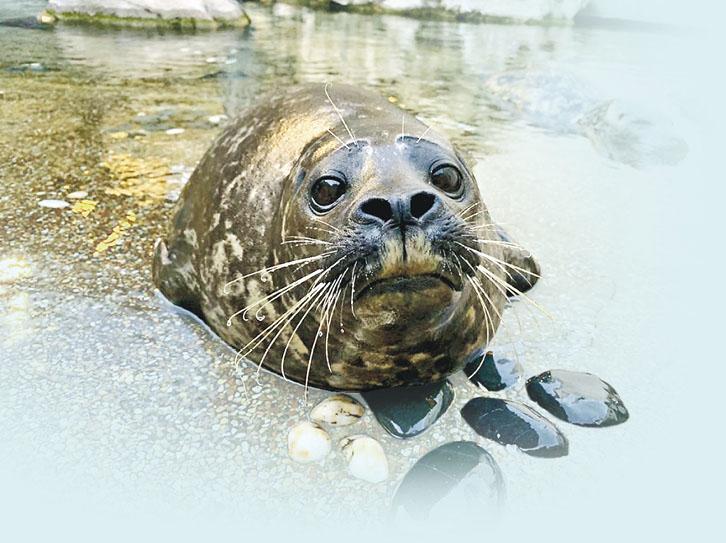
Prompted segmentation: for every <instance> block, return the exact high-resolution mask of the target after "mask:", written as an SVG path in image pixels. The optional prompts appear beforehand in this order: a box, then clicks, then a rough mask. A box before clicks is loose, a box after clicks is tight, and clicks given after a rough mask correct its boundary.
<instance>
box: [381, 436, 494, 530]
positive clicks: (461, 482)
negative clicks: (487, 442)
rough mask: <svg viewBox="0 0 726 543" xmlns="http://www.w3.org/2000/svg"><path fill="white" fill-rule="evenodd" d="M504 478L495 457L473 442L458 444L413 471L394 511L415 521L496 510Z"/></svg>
mask: <svg viewBox="0 0 726 543" xmlns="http://www.w3.org/2000/svg"><path fill="white" fill-rule="evenodd" d="M503 498H504V479H503V478H502V473H501V471H500V469H499V466H498V465H497V463H496V461H495V460H494V458H492V456H491V455H490V454H489V453H488V452H487V451H485V450H484V449H482V448H481V447H480V446H479V445H477V444H476V443H474V442H472V441H455V442H453V443H447V444H445V445H442V446H440V447H438V448H436V449H434V450H433V451H430V452H428V453H427V454H426V455H424V456H423V457H422V458H421V459H420V460H419V461H418V462H416V464H414V466H413V467H412V468H411V469H410V470H409V472H408V473H407V474H406V476H405V477H404V478H403V481H401V484H400V486H399V487H398V490H397V491H396V494H395V496H394V497H393V512H394V515H395V516H396V517H397V518H399V517H400V516H401V515H402V514H405V515H407V516H408V517H409V518H413V519H425V518H427V517H429V516H431V514H432V512H435V513H436V517H437V518H441V517H440V514H441V513H443V512H448V511H452V512H455V513H456V514H461V513H462V512H465V511H468V510H471V511H474V512H476V513H477V514H478V515H479V516H481V515H482V514H485V515H486V514H487V513H491V512H493V511H496V509H497V508H498V506H499V505H500V504H501V502H502V500H503Z"/></svg>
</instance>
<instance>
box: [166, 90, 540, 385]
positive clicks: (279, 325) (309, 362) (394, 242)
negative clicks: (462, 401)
mask: <svg viewBox="0 0 726 543" xmlns="http://www.w3.org/2000/svg"><path fill="white" fill-rule="evenodd" d="M515 253H516V254H517V255H519V260H517V262H519V263H520V264H521V262H523V261H524V260H523V259H522V258H521V251H520V249H519V248H518V247H516V246H515V245H514V244H513V243H511V242H510V241H505V240H502V237H501V236H500V234H499V233H498V230H497V228H496V227H495V225H494V224H493V223H492V221H491V218H490V216H489V213H488V211H487V209H486V207H485V206H484V204H483V202H482V201H481V195H480V193H479V189H478V186H477V183H476V181H475V179H474V177H473V176H472V174H471V172H470V171H469V169H468V168H467V166H466V164H465V162H464V160H463V158H462V157H461V156H460V154H459V153H458V152H457V151H456V149H455V148H454V147H453V146H452V145H451V144H450V143H449V142H448V141H447V140H446V139H445V138H444V137H442V136H441V135H438V134H436V133H435V132H434V131H433V130H431V129H429V127H427V126H426V125H424V124H422V123H421V122H420V121H418V120H417V119H416V118H415V117H413V116H411V115H409V114H407V113H405V112H403V111H401V110H400V109H398V108H396V107H395V106H393V105H392V104H390V103H389V102H388V101H387V100H385V99H383V98H381V97H379V96H377V95H375V94H372V93H369V92H366V91H363V90H360V89H357V88H353V87H347V86H337V85H336V86H334V87H330V89H328V88H327V87H323V85H306V86H302V87H298V88H294V89H290V90H287V91H286V92H283V93H281V94H279V95H275V96H272V97H269V98H268V99H267V100H265V101H264V102H262V103H261V104H260V105H258V106H257V107H254V108H252V109H251V110H249V111H247V112H246V113H244V114H243V115H242V116H240V117H239V118H237V119H236V120H235V121H233V122H232V123H230V124H229V125H228V126H227V128H226V129H225V130H224V131H223V132H222V134H221V135H220V136H219V137H218V138H217V140H216V141H215V142H214V144H213V145H212V146H211V148H210V149H209V150H208V151H207V153H206V154H205V155H204V157H203V158H202V160H201V162H200V163H199V165H198V166H197V168H196V170H195V171H194V173H193V174H192V176H191V178H190V180H189V182H188V184H187V185H186V186H185V188H184V190H183V191H182V194H181V197H180V200H179V202H178V205H177V208H176V211H175V214H174V218H173V220H172V222H171V225H170V228H169V231H168V234H167V236H166V238H165V239H163V240H160V241H159V242H157V245H156V248H155V254H154V264H153V277H154V282H155V284H156V285H157V287H158V288H159V289H160V290H161V292H162V293H163V294H164V295H165V296H166V297H167V298H169V299H170V300H171V301H172V302H174V303H176V304H178V305H180V306H182V307H185V308H187V309H189V310H191V311H193V312H194V313H196V314H197V315H199V316H200V317H201V318H202V319H204V320H205V321H206V322H207V323H208V324H209V326H210V327H211V328H212V329H213V330H214V331H215V332H216V333H217V334H219V336H220V337H221V338H222V339H223V340H224V341H226V342H227V343H229V344H230V345H231V346H233V347H234V348H236V349H237V350H238V351H239V357H240V359H247V360H249V361H251V362H254V363H256V364H258V365H259V366H260V367H264V368H267V369H269V370H272V371H274V372H277V373H279V374H281V375H282V376H284V377H285V378H287V379H292V380H294V381H297V382H300V383H304V384H305V385H312V386H317V387H321V388H328V389H340V390H370V389H376V388H386V387H394V386H405V385H415V384H423V383H427V382H431V381H437V380H440V379H443V378H445V377H446V376H447V375H449V374H450V373H452V372H454V371H457V370H459V369H460V368H461V367H462V365H463V363H464V361H465V359H466V356H467V355H469V354H470V353H471V352H473V351H474V350H475V349H477V348H480V347H482V346H483V345H485V344H486V343H488V342H489V341H490V340H491V338H492V337H493V335H494V333H495V331H496V329H497V326H498V325H499V320H500V316H501V311H502V309H503V307H504V304H505V302H506V297H507V294H509V293H511V291H510V290H509V289H510V288H512V287H511V286H510V284H509V283H508V277H511V276H512V272H515V271H517V270H516V269H515V268H513V267H512V266H513V265H512V264H510V263H509V261H510V260H512V255H514V254H515ZM514 266H515V267H516V268H518V269H519V270H521V271H522V273H523V272H524V270H523V268H521V266H519V265H514ZM522 273H520V277H519V279H520V280H521V279H522ZM528 277H530V279H531V276H528ZM520 283H521V281H520ZM520 286H521V285H520Z"/></svg>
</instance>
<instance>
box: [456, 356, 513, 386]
mask: <svg viewBox="0 0 726 543" xmlns="http://www.w3.org/2000/svg"><path fill="white" fill-rule="evenodd" d="M482 356H483V357H484V360H483V361H482ZM464 373H465V374H466V376H467V377H468V378H469V380H470V381H471V382H472V383H474V384H475V385H481V386H483V387H484V388H486V389H487V390H492V391H496V390H504V389H505V388H507V387H510V386H512V385H513V384H514V383H516V382H517V380H518V379H519V378H520V376H521V375H522V366H521V365H520V364H519V363H517V362H515V361H514V360H510V359H509V358H504V357H497V356H495V355H494V353H493V352H492V351H487V352H486V354H485V353H484V350H483V349H478V350H477V351H476V352H475V353H474V354H472V355H471V356H469V358H468V359H467V362H466V364H465V365H464Z"/></svg>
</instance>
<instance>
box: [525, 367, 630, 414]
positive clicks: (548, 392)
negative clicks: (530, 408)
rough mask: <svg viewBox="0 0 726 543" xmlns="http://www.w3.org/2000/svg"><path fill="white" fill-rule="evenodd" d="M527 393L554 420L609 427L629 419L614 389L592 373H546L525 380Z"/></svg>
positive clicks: (562, 371) (563, 371) (565, 371)
mask: <svg viewBox="0 0 726 543" xmlns="http://www.w3.org/2000/svg"><path fill="white" fill-rule="evenodd" d="M527 394H529V397H530V398H532V399H533V400H534V401H535V402H537V403H538V404H539V405H541V406H542V407H543V408H545V409H546V410H547V411H549V412H550V413H552V414H553V415H554V416H555V417H558V418H560V419H562V420H564V421H567V422H570V423H572V424H577V425H579V426H612V425H614V424H620V423H622V422H625V421H626V420H628V416H629V415H628V410H627V409H626V408H625V405H623V400H621V399H620V396H618V393H617V392H616V391H615V389H614V388H613V387H611V386H610V385H609V384H608V383H606V382H605V381H603V380H602V379H600V378H599V377H597V376H595V375H592V374H591V373H581V372H576V371H567V370H550V371H546V372H544V373H542V374H540V375H537V376H535V377H531V378H530V379H528V380H527Z"/></svg>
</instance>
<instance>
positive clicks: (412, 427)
mask: <svg viewBox="0 0 726 543" xmlns="http://www.w3.org/2000/svg"><path fill="white" fill-rule="evenodd" d="M362 396H363V398H364V399H365V401H366V403H367V404H368V407H370V408H371V411H373V414H374V415H375V417H376V419H377V420H378V422H380V423H381V426H383V428H385V429H386V431H387V432H388V433H389V434H391V435H392V436H393V437H398V438H402V439H405V438H409V437H413V436H417V435H418V434H420V433H421V432H423V431H424V430H426V429H427V428H429V427H430V426H431V425H432V424H433V423H434V422H436V421H437V420H438V419H439V417H441V415H443V414H444V413H445V412H446V410H447V409H448V408H449V406H450V405H451V402H452V401H453V399H454V389H453V388H452V387H451V384H450V383H449V382H448V381H446V380H444V381H441V382H439V383H431V384H427V385H419V386H410V387H396V388H387V389H384V390H373V391H371V392H364V393H363V394H362Z"/></svg>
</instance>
